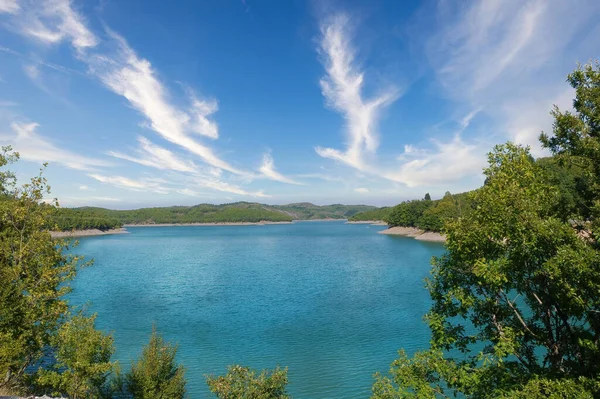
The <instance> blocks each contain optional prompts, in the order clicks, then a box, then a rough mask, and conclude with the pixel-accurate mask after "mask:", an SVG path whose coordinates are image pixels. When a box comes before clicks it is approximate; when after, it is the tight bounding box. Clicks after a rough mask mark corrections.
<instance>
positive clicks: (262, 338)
mask: <svg viewBox="0 0 600 399" xmlns="http://www.w3.org/2000/svg"><path fill="white" fill-rule="evenodd" d="M383 228H384V227H377V226H369V225H347V224H344V223H341V222H321V223H318V222H303V223H295V224H291V225H267V226H215V227H213V226H209V227H206V226H189V227H137V228H128V230H129V231H130V232H131V234H127V235H114V236H102V237H89V238H84V239H81V240H80V243H81V244H80V246H79V247H78V248H77V250H76V252H77V253H81V254H85V255H86V256H87V257H90V258H94V259H95V264H94V265H93V266H92V267H89V268H87V269H84V270H83V271H81V272H80V273H79V275H78V276H77V278H76V280H75V281H74V284H73V286H74V292H73V294H71V300H72V302H74V303H76V304H83V303H86V302H88V301H89V302H90V309H91V310H92V311H93V312H97V313H98V319H97V322H98V326H99V327H100V328H102V329H104V330H107V331H113V333H114V337H115V343H116V347H117V352H116V354H115V357H116V359H117V360H119V361H120V362H121V364H122V367H123V368H127V367H128V366H129V365H130V363H131V360H132V359H133V358H136V357H137V356H138V355H139V353H140V351H141V348H142V346H143V345H144V344H145V343H146V342H147V340H148V337H149V334H150V331H151V329H152V324H153V323H155V324H156V326H157V328H158V329H159V331H160V332H162V333H163V335H164V336H165V338H166V339H167V340H170V341H172V342H176V343H178V344H179V355H178V360H179V361H180V362H182V363H184V365H185V366H186V368H187V379H188V385H187V387H188V392H189V397H190V398H191V399H200V398H211V397H212V396H211V395H210V393H209V392H208V389H207V388H206V385H205V383H204V375H205V374H212V373H219V374H220V373H224V372H225V370H226V366H227V365H230V364H234V363H238V364H243V365H247V366H250V367H253V368H257V369H259V368H272V367H274V366H276V365H277V364H279V365H282V366H288V367H289V380H290V384H289V391H290V393H291V394H292V396H293V397H294V398H296V399H303V398H304V399H325V398H332V399H340V398H348V399H353V398H368V397H369V395H370V389H371V384H372V381H373V380H372V374H373V373H374V372H376V371H384V372H385V371H387V370H388V368H389V364H390V362H391V361H392V360H393V359H394V358H395V357H396V353H397V350H398V349H400V348H405V349H406V350H408V351H409V352H413V351H414V350H416V349H418V348H423V347H426V346H427V344H428V341H429V332H428V329H427V327H426V325H425V324H424V323H423V322H422V317H423V315H424V314H425V312H426V311H427V310H428V308H429V305H430V301H429V296H428V294H427V291H426V290H425V288H424V284H423V279H424V278H425V277H426V276H427V275H428V274H429V270H430V265H429V261H430V258H431V257H432V256H434V255H439V254H441V253H442V252H443V246H442V245H440V244H434V243H424V242H420V241H417V240H414V239H411V238H403V237H393V236H386V235H381V234H377V231H379V230H382V229H383Z"/></svg>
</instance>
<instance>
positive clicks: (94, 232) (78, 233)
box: [50, 228, 129, 238]
mask: <svg viewBox="0 0 600 399" xmlns="http://www.w3.org/2000/svg"><path fill="white" fill-rule="evenodd" d="M109 234H129V232H128V231H127V230H126V229H124V228H120V229H110V230H106V231H102V230H98V229H89V230H71V231H51V232H50V235H51V236H52V238H75V237H92V236H106V235H109Z"/></svg>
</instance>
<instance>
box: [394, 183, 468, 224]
mask: <svg viewBox="0 0 600 399" xmlns="http://www.w3.org/2000/svg"><path fill="white" fill-rule="evenodd" d="M426 197H427V195H426ZM429 198H430V199H427V198H425V199H422V200H412V201H405V202H402V203H401V204H398V205H396V206H395V207H393V208H391V210H389V211H388V213H387V217H386V218H385V219H384V221H386V222H387V223H388V224H389V225H390V227H394V226H402V227H416V228H419V229H422V230H426V231H435V232H440V231H443V230H444V223H445V222H446V221H447V220H452V219H456V218H458V217H460V216H463V215H466V214H468V213H469V212H470V210H471V208H472V207H473V204H472V203H471V201H470V199H469V195H468V193H462V194H454V195H453V194H450V193H449V192H446V194H445V195H444V197H443V198H442V199H439V200H435V201H432V200H431V197H429Z"/></svg>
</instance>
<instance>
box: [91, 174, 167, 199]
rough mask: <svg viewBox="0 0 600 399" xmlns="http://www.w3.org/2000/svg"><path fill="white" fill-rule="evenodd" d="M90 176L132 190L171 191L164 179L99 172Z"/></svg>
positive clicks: (165, 192) (162, 192)
mask: <svg viewBox="0 0 600 399" xmlns="http://www.w3.org/2000/svg"><path fill="white" fill-rule="evenodd" d="M88 176H89V177H91V178H93V179H96V180H98V181H99V182H101V183H106V184H110V185H111V186H115V187H118V188H123V189H127V190H132V191H151V192H154V193H158V194H168V193H169V192H170V191H171V190H170V189H169V188H167V187H165V186H163V185H162V184H161V183H162V181H156V180H153V179H147V178H146V179H140V180H133V179H130V178H128V177H124V176H106V175H101V174H98V173H90V174H88Z"/></svg>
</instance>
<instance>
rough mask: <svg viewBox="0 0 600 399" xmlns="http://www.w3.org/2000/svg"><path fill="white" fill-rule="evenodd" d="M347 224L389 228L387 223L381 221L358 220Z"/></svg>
mask: <svg viewBox="0 0 600 399" xmlns="http://www.w3.org/2000/svg"><path fill="white" fill-rule="evenodd" d="M346 224H370V225H372V226H387V223H386V222H383V221H381V220H356V221H348V222H346Z"/></svg>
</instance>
